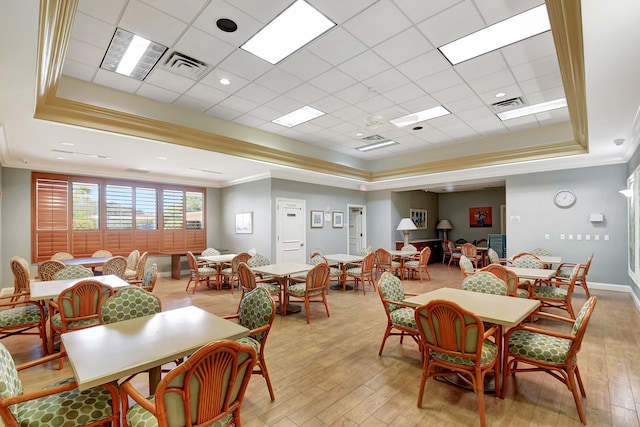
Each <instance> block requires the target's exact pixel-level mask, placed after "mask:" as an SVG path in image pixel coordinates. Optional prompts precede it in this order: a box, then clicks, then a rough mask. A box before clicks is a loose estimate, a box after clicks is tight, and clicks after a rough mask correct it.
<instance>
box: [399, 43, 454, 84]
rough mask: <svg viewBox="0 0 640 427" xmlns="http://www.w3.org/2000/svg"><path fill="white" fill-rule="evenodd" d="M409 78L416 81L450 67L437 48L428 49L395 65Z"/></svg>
mask: <svg viewBox="0 0 640 427" xmlns="http://www.w3.org/2000/svg"><path fill="white" fill-rule="evenodd" d="M396 68H397V69H398V70H399V71H400V72H401V73H402V74H404V75H405V76H407V77H408V78H409V79H410V80H413V81H416V80H420V79H422V78H425V77H427V76H431V75H433V74H436V73H439V72H441V71H444V70H448V69H450V68H451V64H449V61H447V60H446V59H445V58H444V56H442V54H441V53H440V52H439V51H438V50H432V51H429V52H427V53H425V54H423V55H420V56H417V57H415V58H413V59H410V60H409V61H407V62H404V63H402V64H400V65H398V66H397V67H396Z"/></svg>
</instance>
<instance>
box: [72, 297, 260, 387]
mask: <svg viewBox="0 0 640 427" xmlns="http://www.w3.org/2000/svg"><path fill="white" fill-rule="evenodd" d="M248 334H249V329H247V328H245V327H244V326H241V325H239V324H238V323H236V322H232V321H230V320H226V319H223V318H222V317H219V316H216V315H215V314H212V313H210V312H208V311H206V310H203V309H201V308H198V307H195V306H187V307H182V308H177V309H174V310H167V311H162V312H160V313H157V314H152V315H149V316H144V317H137V318H133V319H128V320H124V321H122V322H115V323H110V324H105V325H98V326H93V327H91V328H86V329H80V330H76V331H72V332H66V333H63V334H62V335H61V338H62V342H63V344H64V348H65V350H66V352H67V357H68V358H69V362H70V363H71V368H72V370H73V375H74V377H75V380H76V382H77V383H78V388H79V389H80V390H87V389H89V388H91V387H94V386H97V385H100V384H104V383H107V382H110V381H115V380H118V379H120V378H124V377H127V376H129V375H133V374H136V373H139V372H143V371H149V393H150V394H153V392H154V391H155V389H156V387H157V385H158V383H159V381H160V376H161V366H162V365H163V364H165V363H169V362H172V361H175V360H177V359H180V358H183V357H186V356H189V355H191V354H193V353H194V352H195V351H196V350H197V349H199V348H200V347H202V346H203V345H205V344H207V343H209V342H212V341H217V340H221V339H232V340H235V339H238V338H241V337H245V336H247V335H248Z"/></svg>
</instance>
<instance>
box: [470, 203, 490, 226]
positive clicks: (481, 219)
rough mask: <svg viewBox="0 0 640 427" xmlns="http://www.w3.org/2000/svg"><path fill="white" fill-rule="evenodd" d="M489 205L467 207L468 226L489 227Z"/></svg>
mask: <svg viewBox="0 0 640 427" xmlns="http://www.w3.org/2000/svg"><path fill="white" fill-rule="evenodd" d="M492 223H493V219H492V217H491V207H488V206H487V207H482V208H469V227H491V226H492Z"/></svg>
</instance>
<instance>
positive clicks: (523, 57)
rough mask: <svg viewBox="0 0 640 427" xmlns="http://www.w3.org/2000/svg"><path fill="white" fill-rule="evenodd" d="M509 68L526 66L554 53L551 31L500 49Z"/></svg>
mask: <svg viewBox="0 0 640 427" xmlns="http://www.w3.org/2000/svg"><path fill="white" fill-rule="evenodd" d="M500 51H501V52H502V55H504V58H505V59H506V61H507V64H509V66H510V67H515V66H516V65H521V64H526V63H527V62H531V61H535V60H536V59H540V58H544V57H546V56H549V54H550V53H552V52H555V51H556V48H555V46H554V44H553V36H552V35H551V31H547V32H544V33H542V34H538V35H537V36H534V37H529V38H528V39H525V40H522V41H519V42H518V43H514V44H510V45H509V46H505V47H503V48H502V49H500Z"/></svg>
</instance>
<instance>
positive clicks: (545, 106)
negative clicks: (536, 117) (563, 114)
mask: <svg viewBox="0 0 640 427" xmlns="http://www.w3.org/2000/svg"><path fill="white" fill-rule="evenodd" d="M566 106H567V100H566V98H559V99H554V100H553V101H547V102H541V103H540V104H534V105H529V106H527V107H522V108H517V109H515V110H509V111H503V112H501V113H498V114H497V116H498V117H499V118H500V120H502V121H505V120H510V119H515V118H518V117H523V116H528V115H531V114H537V113H543V112H545V111H551V110H556V109H558V108H563V107H566Z"/></svg>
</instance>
